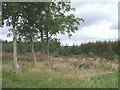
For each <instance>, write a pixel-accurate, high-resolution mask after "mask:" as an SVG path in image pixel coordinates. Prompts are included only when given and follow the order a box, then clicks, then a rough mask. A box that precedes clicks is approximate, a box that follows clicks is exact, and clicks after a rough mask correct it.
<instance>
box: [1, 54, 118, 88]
mask: <svg viewBox="0 0 120 90" xmlns="http://www.w3.org/2000/svg"><path fill="white" fill-rule="evenodd" d="M9 57H12V54H10V55H9V56H8V54H5V55H4V54H3V58H2V59H3V61H2V62H3V63H2V67H3V68H2V69H3V70H2V87H3V88H117V87H118V74H117V72H118V70H117V67H118V65H117V64H115V63H113V62H112V63H111V62H108V61H100V60H94V61H93V60H91V59H90V58H87V59H84V58H83V59H80V60H79V59H78V60H76V61H74V60H72V59H71V60H70V59H69V58H67V59H61V60H58V59H52V60H49V61H47V62H45V61H41V58H40V57H37V60H38V64H37V65H34V63H33V61H32V56H27V55H19V59H18V62H19V64H20V69H15V68H14V67H13V61H12V59H11V58H9ZM27 57H29V58H27ZM81 63H83V64H82V65H80V64H81ZM76 66H78V67H76Z"/></svg>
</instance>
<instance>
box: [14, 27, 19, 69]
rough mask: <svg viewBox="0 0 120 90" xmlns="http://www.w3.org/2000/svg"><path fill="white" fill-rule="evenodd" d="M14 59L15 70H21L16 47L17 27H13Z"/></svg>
mask: <svg viewBox="0 0 120 90" xmlns="http://www.w3.org/2000/svg"><path fill="white" fill-rule="evenodd" d="M13 52H14V54H13V58H14V66H15V68H19V64H18V62H17V45H16V33H15V26H14V25H13Z"/></svg>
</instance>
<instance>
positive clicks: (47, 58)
mask: <svg viewBox="0 0 120 90" xmlns="http://www.w3.org/2000/svg"><path fill="white" fill-rule="evenodd" d="M46 37H47V60H49V38H48V32H47V36H46Z"/></svg>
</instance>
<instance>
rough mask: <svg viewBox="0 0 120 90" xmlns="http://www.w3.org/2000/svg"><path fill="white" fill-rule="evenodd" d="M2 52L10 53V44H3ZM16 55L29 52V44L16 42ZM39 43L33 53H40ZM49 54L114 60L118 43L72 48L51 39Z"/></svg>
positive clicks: (91, 44) (86, 44)
mask: <svg viewBox="0 0 120 90" xmlns="http://www.w3.org/2000/svg"><path fill="white" fill-rule="evenodd" d="M2 48H3V52H12V51H13V44H12V42H7V41H4V42H3V46H2ZM17 48H18V53H27V52H31V44H30V43H29V42H18V44H17ZM41 48H42V44H41V42H40V41H39V42H35V52H41ZM49 50H50V53H55V54H60V55H63V56H70V55H80V54H81V55H85V56H90V57H94V56H100V57H104V58H106V59H114V58H115V57H117V56H118V41H104V42H101V41H97V42H89V43H85V44H83V43H82V44H81V45H80V46H78V45H73V46H68V45H66V46H61V45H60V41H59V40H58V39H51V40H50V42H49Z"/></svg>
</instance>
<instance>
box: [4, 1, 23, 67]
mask: <svg viewBox="0 0 120 90" xmlns="http://www.w3.org/2000/svg"><path fill="white" fill-rule="evenodd" d="M21 11H22V8H21V4H20V3H12V2H7V3H5V2H4V3H2V21H3V24H4V23H6V25H7V26H12V29H11V30H12V32H13V58H14V66H15V68H19V64H18V62H17V37H16V26H17V24H18V20H19V17H20V16H21V13H20V12H21Z"/></svg>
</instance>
